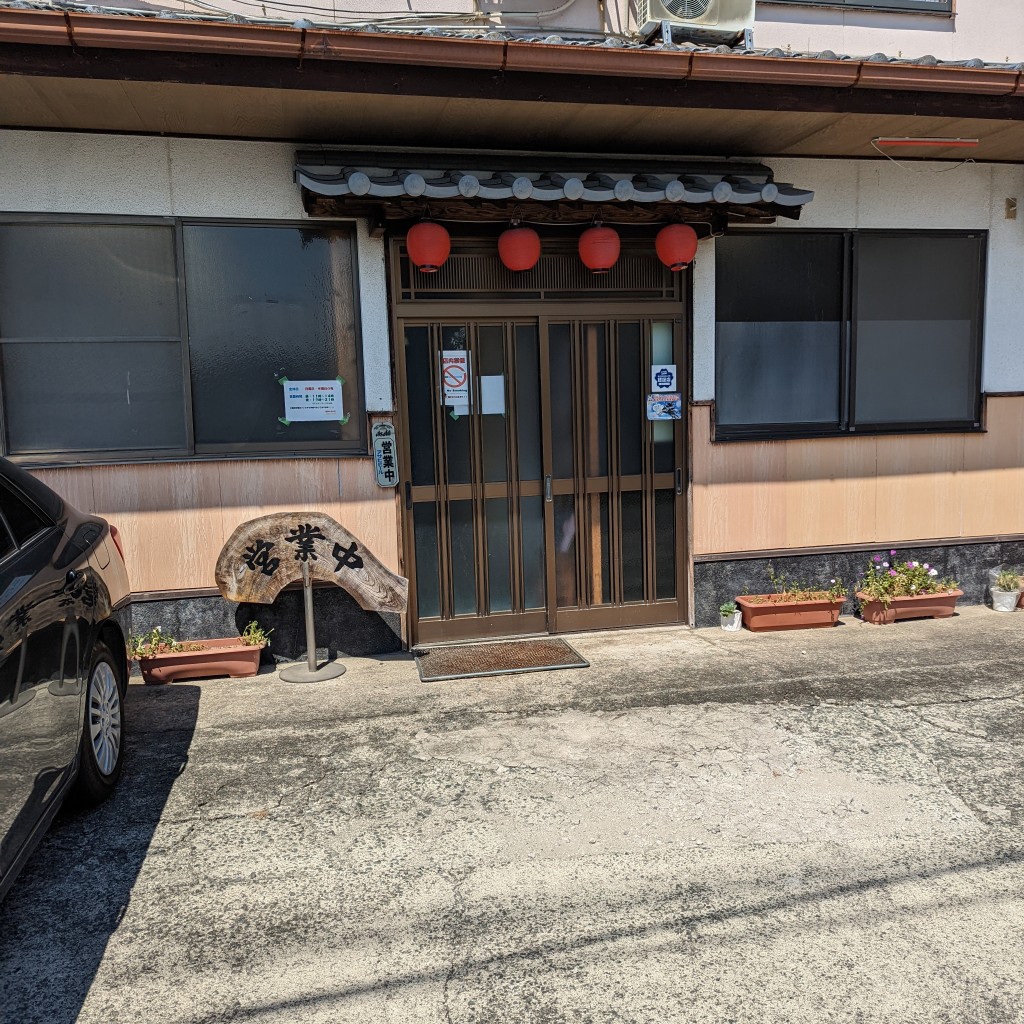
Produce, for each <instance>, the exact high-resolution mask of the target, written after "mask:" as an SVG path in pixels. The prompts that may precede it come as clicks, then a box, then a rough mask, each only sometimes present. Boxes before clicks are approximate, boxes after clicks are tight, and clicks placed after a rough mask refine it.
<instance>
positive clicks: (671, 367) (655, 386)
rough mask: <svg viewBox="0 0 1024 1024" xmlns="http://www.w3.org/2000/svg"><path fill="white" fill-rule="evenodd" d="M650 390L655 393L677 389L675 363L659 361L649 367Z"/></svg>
mask: <svg viewBox="0 0 1024 1024" xmlns="http://www.w3.org/2000/svg"><path fill="white" fill-rule="evenodd" d="M651 390H652V391H653V392H655V393H658V392H662V391H676V390H678V389H677V388H676V364H675V363H661V364H656V365H655V366H652V367H651Z"/></svg>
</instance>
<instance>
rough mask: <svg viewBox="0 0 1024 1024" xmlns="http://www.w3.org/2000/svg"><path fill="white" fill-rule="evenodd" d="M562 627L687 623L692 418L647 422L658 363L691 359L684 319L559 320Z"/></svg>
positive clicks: (554, 464)
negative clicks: (687, 460) (686, 466)
mask: <svg viewBox="0 0 1024 1024" xmlns="http://www.w3.org/2000/svg"><path fill="white" fill-rule="evenodd" d="M542 327H543V328H546V330H544V334H545V336H546V341H547V345H546V355H545V366H546V368H547V371H548V385H549V403H550V408H551V413H550V419H549V423H550V432H551V436H550V438H549V450H550V460H549V467H550V474H549V476H550V479H549V481H547V482H546V484H545V491H546V494H549V495H550V498H549V501H548V503H547V504H548V508H549V510H550V511H549V514H550V515H551V518H552V542H553V546H554V551H555V554H554V558H553V564H552V566H551V567H550V578H551V585H552V587H553V590H554V593H555V595H556V600H555V607H554V609H553V613H552V624H551V628H552V629H553V630H556V631H558V630H563V629H585V628H588V627H592V628H601V627H604V626H615V625H623V626H626V625H634V624H639V623H642V622H656V621H679V619H680V618H681V617H682V615H681V604H680V591H681V587H680V585H679V581H678V576H679V565H680V559H679V557H678V554H677V548H678V544H679V537H680V532H679V531H680V529H681V525H682V514H683V499H682V482H683V481H682V465H683V461H682V460H683V444H682V427H683V425H682V422H681V421H680V420H675V421H673V420H660V421H648V419H647V395H648V393H649V390H650V387H651V383H650V378H651V366H652V364H653V363H658V364H659V365H662V364H673V363H675V364H676V365H677V369H678V364H679V363H681V361H682V357H681V344H682V337H681V334H682V332H681V330H680V329H679V327H678V325H677V323H675V322H673V321H652V320H644V319H639V318H628V317H627V318H608V319H605V320H601V321H597V320H590V319H576V320H570V319H567V320H555V319H552V320H549V321H547V322H546V323H545V324H543V325H542Z"/></svg>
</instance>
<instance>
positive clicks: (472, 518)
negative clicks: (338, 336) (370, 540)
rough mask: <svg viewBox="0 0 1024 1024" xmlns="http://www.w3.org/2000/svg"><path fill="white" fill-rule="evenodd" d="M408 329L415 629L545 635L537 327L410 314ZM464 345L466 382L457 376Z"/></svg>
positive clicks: (449, 635)
mask: <svg viewBox="0 0 1024 1024" xmlns="http://www.w3.org/2000/svg"><path fill="white" fill-rule="evenodd" d="M402 334H403V340H404V346H403V352H402V362H403V369H404V376H405V381H406V385H405V409H406V414H407V430H406V433H407V438H406V439H405V443H406V450H407V452H408V467H409V468H408V477H409V479H408V483H407V485H406V495H405V497H406V501H405V504H406V510H407V512H406V522H407V533H406V536H407V538H408V540H409V543H408V544H407V546H406V552H407V556H406V557H407V561H408V562H409V563H410V566H411V568H410V573H411V575H413V576H414V584H415V585H414V586H413V588H412V596H413V600H414V608H413V614H414V622H415V634H416V638H417V640H418V641H421V642H437V641H444V640H457V639H469V638H473V637H476V636H488V635H505V634H514V633H522V632H543V631H544V629H545V627H546V581H545V573H544V566H545V564H546V561H545V549H546V544H545V531H544V508H543V494H542V468H543V460H542V451H541V423H542V410H541V400H540V356H539V335H538V331H537V324H536V322H535V321H527V322H519V321H493V320H472V319H467V320H466V321H465V322H461V323H460V322H458V321H456V320H454V319H445V320H440V321H435V322H430V323H427V322H423V323H420V322H410V321H406V322H405V323H403V325H402ZM456 353H457V354H459V355H460V356H462V357H463V358H462V359H461V360H460V361H459V363H456V364H455V365H456V366H458V365H460V364H461V365H462V366H464V367H465V370H466V373H465V376H466V378H467V383H466V385H465V386H460V385H461V377H462V375H460V374H459V373H458V372H457V371H456V372H455V373H446V370H448V369H449V368H450V367H451V366H452V365H453V364H452V358H451V357H452V356H453V355H455V354H456ZM446 357H447V361H446Z"/></svg>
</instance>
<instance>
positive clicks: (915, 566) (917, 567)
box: [910, 562, 921, 569]
mask: <svg viewBox="0 0 1024 1024" xmlns="http://www.w3.org/2000/svg"><path fill="white" fill-rule="evenodd" d="M910 564H911V565H912V566H913V567H914V568H915V569H920V568H921V563H920V562H911V563H910Z"/></svg>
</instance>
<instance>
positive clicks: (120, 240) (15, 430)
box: [0, 223, 186, 454]
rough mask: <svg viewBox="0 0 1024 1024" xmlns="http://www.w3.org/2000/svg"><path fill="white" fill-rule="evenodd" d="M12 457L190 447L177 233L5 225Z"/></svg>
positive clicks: (1, 261) (0, 267) (2, 348)
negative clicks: (13, 455)
mask: <svg viewBox="0 0 1024 1024" xmlns="http://www.w3.org/2000/svg"><path fill="white" fill-rule="evenodd" d="M0 342H2V345H0V356H2V359H3V398H4V416H5V418H6V423H7V440H8V450H9V451H11V452H14V453H17V454H30V453H44V452H53V451H69V450H72V451H113V450H118V449H132V448H135V449H182V448H184V447H185V444H186V430H185V403H184V391H183V379H182V347H181V328H180V324H179V316H178V285H177V266H176V260H175V251H174V229H173V227H171V226H170V225H152V224H150V225H138V224H62V223H47V224H7V225H0Z"/></svg>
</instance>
